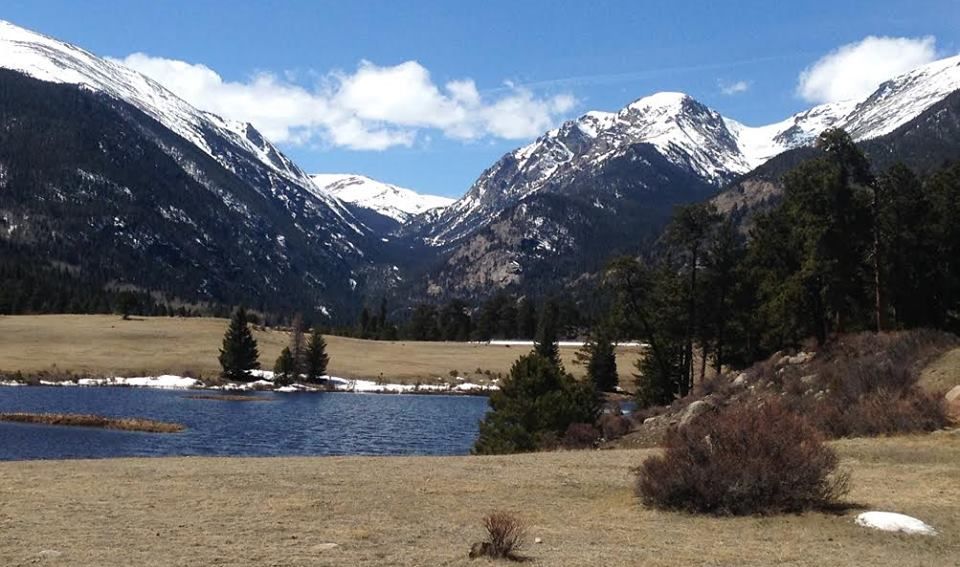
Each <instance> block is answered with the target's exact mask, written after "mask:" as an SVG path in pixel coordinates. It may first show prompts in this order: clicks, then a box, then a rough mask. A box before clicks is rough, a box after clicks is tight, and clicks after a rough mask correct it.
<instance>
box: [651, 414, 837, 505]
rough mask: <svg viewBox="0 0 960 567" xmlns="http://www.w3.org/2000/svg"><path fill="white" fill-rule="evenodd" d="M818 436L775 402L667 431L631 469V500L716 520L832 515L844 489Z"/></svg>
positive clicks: (831, 453)
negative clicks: (657, 451) (814, 512)
mask: <svg viewBox="0 0 960 567" xmlns="http://www.w3.org/2000/svg"><path fill="white" fill-rule="evenodd" d="M838 462H839V460H838V458H837V455H836V453H835V452H834V451H833V449H831V448H829V447H828V446H826V445H824V444H823V442H822V436H821V434H820V433H819V432H818V431H817V430H816V428H814V427H813V426H812V425H810V424H809V423H808V422H807V421H806V420H804V419H803V418H802V417H801V416H799V415H798V414H796V413H793V412H791V411H789V410H787V409H785V408H784V407H783V406H782V405H781V404H779V403H776V402H767V403H764V404H763V405H761V406H759V407H756V406H747V405H742V406H736V407H730V408H727V409H725V410H723V411H721V412H718V413H715V414H711V415H705V416H703V417H701V418H700V419H698V420H696V421H693V422H692V423H690V424H689V425H687V426H685V427H681V428H676V429H673V430H671V431H670V432H669V433H668V434H667V437H666V441H665V443H664V454H663V455H662V456H656V457H650V458H648V459H647V460H646V461H644V462H643V464H642V465H641V466H640V467H638V468H637V470H636V474H637V486H636V490H637V495H638V496H639V497H640V499H641V500H642V501H643V503H644V504H646V505H648V506H652V507H655V508H660V509H664V510H679V511H685V512H697V513H707V514H716V515H748V514H776V513H789V512H802V511H805V510H811V509H826V508H830V507H836V506H837V505H838V504H839V503H840V499H841V498H842V497H843V496H844V495H845V494H846V493H847V491H848V489H849V484H848V483H849V477H848V475H847V474H846V473H845V472H841V471H838V470H837V465H838Z"/></svg>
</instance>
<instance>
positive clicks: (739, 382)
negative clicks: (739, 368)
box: [733, 372, 747, 388]
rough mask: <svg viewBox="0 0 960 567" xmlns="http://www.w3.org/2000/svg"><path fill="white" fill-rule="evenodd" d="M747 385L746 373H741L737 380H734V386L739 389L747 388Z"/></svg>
mask: <svg viewBox="0 0 960 567" xmlns="http://www.w3.org/2000/svg"><path fill="white" fill-rule="evenodd" d="M746 384H747V373H746V372H741V373H740V375H739V376H737V377H736V378H734V380H733V385H734V386H736V387H737V388H739V387H741V386H745V385H746Z"/></svg>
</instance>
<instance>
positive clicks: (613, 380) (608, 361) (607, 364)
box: [576, 324, 619, 392]
mask: <svg viewBox="0 0 960 567" xmlns="http://www.w3.org/2000/svg"><path fill="white" fill-rule="evenodd" d="M576 362H577V364H582V365H584V366H586V368H587V379H588V380H590V382H592V383H593V385H594V387H596V389H597V390H599V391H601V392H610V391H613V390H615V389H616V388H617V386H618V385H619V378H618V377H617V355H616V352H615V347H614V344H613V341H612V340H611V338H610V333H609V332H608V331H607V326H606V325H604V324H601V325H599V326H598V327H597V329H596V331H595V332H594V334H592V335H591V336H590V338H589V339H587V341H586V342H585V343H584V344H583V347H582V348H581V349H580V350H579V351H577V354H576Z"/></svg>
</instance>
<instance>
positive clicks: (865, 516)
mask: <svg viewBox="0 0 960 567" xmlns="http://www.w3.org/2000/svg"><path fill="white" fill-rule="evenodd" d="M856 521H857V525H858V526H863V527H865V528H873V529H875V530H883V531H885V532H902V533H905V534H921V535H937V530H935V529H934V528H933V527H932V526H929V525H927V524H926V523H924V522H922V521H921V520H918V519H916V518H912V517H910V516H905V515H903V514H897V513H894V512H864V513H862V514H860V515H859V516H857V520H856Z"/></svg>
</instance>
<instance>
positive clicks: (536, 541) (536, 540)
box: [533, 537, 543, 543]
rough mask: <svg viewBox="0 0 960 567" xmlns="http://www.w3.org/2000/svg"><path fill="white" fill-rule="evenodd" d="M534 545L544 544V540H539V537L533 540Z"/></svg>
mask: <svg viewBox="0 0 960 567" xmlns="http://www.w3.org/2000/svg"><path fill="white" fill-rule="evenodd" d="M533 543H543V539H542V538H539V537H537V538H534V539H533Z"/></svg>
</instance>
